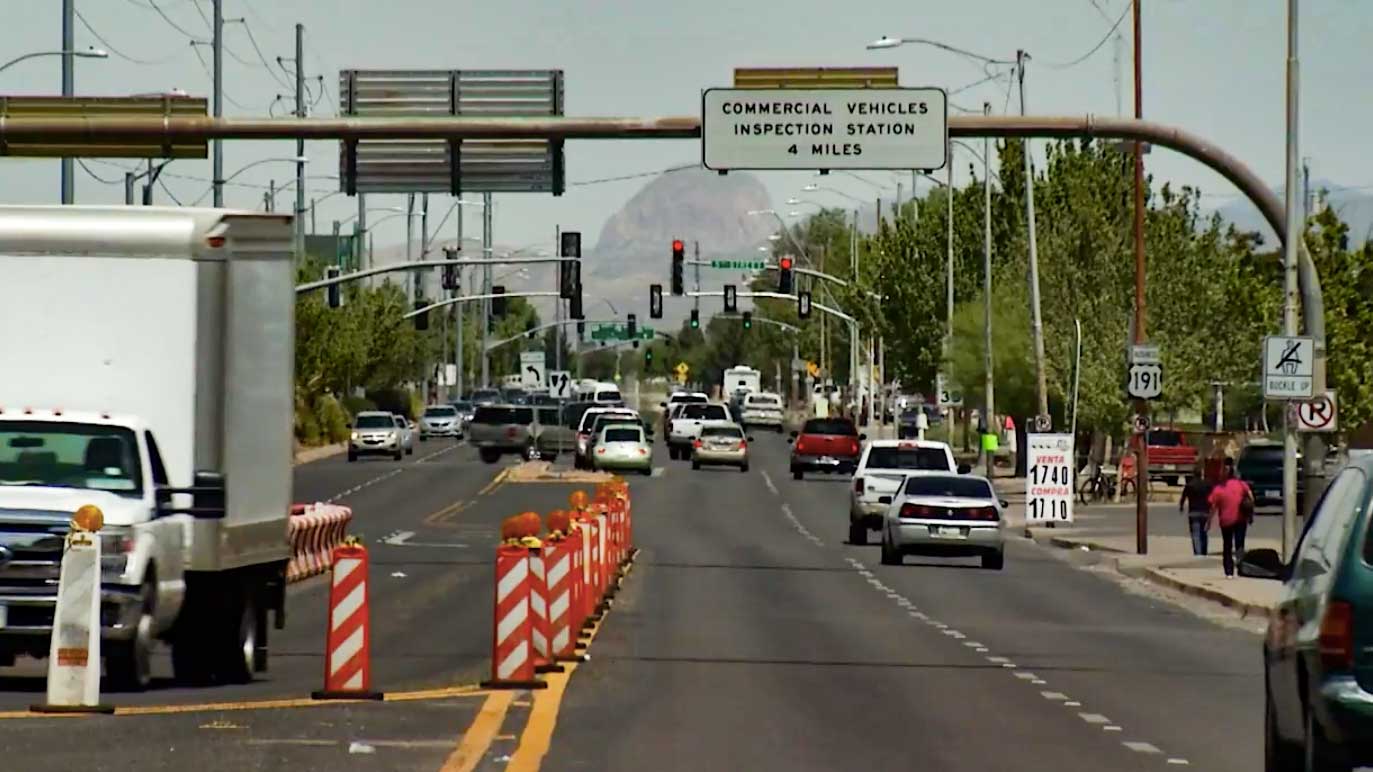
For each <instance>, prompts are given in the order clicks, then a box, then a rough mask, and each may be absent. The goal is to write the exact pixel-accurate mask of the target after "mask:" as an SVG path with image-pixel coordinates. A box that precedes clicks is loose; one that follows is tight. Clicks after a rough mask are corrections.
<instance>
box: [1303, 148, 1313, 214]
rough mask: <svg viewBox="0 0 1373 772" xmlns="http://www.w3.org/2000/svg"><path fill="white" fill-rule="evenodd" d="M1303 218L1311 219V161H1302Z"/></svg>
mask: <svg viewBox="0 0 1373 772" xmlns="http://www.w3.org/2000/svg"><path fill="white" fill-rule="evenodd" d="M1301 191H1302V207H1301V210H1302V216H1303V217H1305V218H1306V219H1308V220H1309V219H1311V159H1310V158H1303V159H1301Z"/></svg>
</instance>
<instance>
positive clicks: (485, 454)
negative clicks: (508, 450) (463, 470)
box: [479, 448, 501, 464]
mask: <svg viewBox="0 0 1373 772" xmlns="http://www.w3.org/2000/svg"><path fill="white" fill-rule="evenodd" d="M479 453H480V455H481V459H482V461H483V462H484V463H487V464H494V463H496V462H497V461H500V460H501V453H500V451H498V450H494V449H492V448H482V449H481V451H479Z"/></svg>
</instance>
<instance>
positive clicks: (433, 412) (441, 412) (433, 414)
mask: <svg viewBox="0 0 1373 772" xmlns="http://www.w3.org/2000/svg"><path fill="white" fill-rule="evenodd" d="M457 414H458V411H457V410H455V409H453V408H451V407H449V406H447V405H442V406H439V407H428V408H425V409H424V417H425V418H452V417H453V416H455V415H457Z"/></svg>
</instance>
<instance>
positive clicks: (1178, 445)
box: [1130, 429, 1197, 485]
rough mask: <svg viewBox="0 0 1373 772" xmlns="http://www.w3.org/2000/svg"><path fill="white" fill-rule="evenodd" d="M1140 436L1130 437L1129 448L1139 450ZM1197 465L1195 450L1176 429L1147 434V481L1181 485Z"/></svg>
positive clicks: (1158, 430)
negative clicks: (1161, 481) (1162, 481)
mask: <svg viewBox="0 0 1373 772" xmlns="http://www.w3.org/2000/svg"><path fill="white" fill-rule="evenodd" d="M1139 438H1140V435H1138V434H1135V435H1131V437H1130V447H1131V448H1132V449H1134V450H1138V449H1139ZM1196 464H1197V449H1196V448H1194V447H1192V445H1191V444H1189V443H1188V442H1187V436H1186V435H1184V434H1183V433H1182V432H1180V431H1177V430H1176V429H1153V430H1151V431H1150V432H1149V479H1150V480H1168V481H1170V482H1171V483H1172V484H1173V485H1181V484H1182V479H1183V478H1184V477H1186V476H1187V475H1188V474H1190V473H1191V471H1192V469H1193V468H1195V467H1196Z"/></svg>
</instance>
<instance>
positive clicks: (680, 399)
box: [668, 394, 710, 405]
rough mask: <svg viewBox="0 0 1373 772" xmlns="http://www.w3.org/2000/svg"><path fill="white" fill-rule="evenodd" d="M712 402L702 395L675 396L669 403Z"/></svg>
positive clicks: (669, 399) (670, 398)
mask: <svg viewBox="0 0 1373 772" xmlns="http://www.w3.org/2000/svg"><path fill="white" fill-rule="evenodd" d="M709 401H710V400H709V399H707V398H706V397H704V396H702V395H700V394H673V395H672V396H671V397H669V398H668V402H670V403H673V404H683V405H685V404H687V403H705V402H709Z"/></svg>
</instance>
